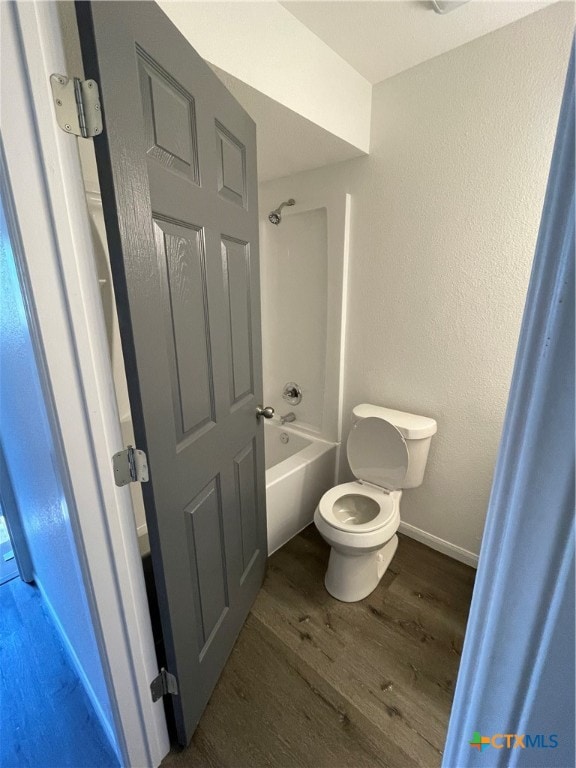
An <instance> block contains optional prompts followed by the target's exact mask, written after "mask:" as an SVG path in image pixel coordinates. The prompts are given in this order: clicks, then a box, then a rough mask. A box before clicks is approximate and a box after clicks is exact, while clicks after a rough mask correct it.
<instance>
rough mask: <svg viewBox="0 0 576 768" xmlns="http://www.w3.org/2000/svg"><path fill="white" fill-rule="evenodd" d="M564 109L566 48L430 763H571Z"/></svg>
mask: <svg viewBox="0 0 576 768" xmlns="http://www.w3.org/2000/svg"><path fill="white" fill-rule="evenodd" d="M574 109H575V102H574V47H573V50H572V55H571V58H570V64H569V68H568V77H567V81H566V88H565V91H564V100H563V103H562V109H561V112H560V120H559V125H558V133H557V136H556V143H555V147H554V153H553V157H552V166H551V169H550V177H549V181H548V189H547V192H546V199H545V203H544V210H543V214H542V222H541V225H540V234H539V237H538V243H537V246H536V255H535V258H534V265H533V268H532V276H531V279H530V285H529V289H528V297H527V300H526V307H525V311H524V319H523V322H522V329H521V332H520V340H519V345H518V352H517V356H516V364H515V368H514V374H513V377H512V385H511V390H510V399H509V402H508V409H507V412H506V418H505V422H504V427H503V434H502V441H501V445H500V451H499V456H498V461H497V464H496V471H495V476H494V484H493V488H492V494H491V498H490V504H489V509H488V516H487V520H486V530H485V534H484V539H483V543H482V550H481V553H480V561H479V565H478V576H477V581H476V587H475V590H474V596H473V599H472V606H471V610H470V618H469V621H468V628H467V632H466V640H465V643H464V649H463V653H462V662H461V665H460V673H459V677H458V683H457V686H456V692H455V697H454V703H453V707H452V715H451V719H450V725H449V728H448V737H447V741H446V747H445V752H444V758H443V763H442V765H443V768H476V766H483V768H494V767H495V766H502V767H504V766H506V768H512V767H513V766H526V767H527V768H528V767H530V768H548V766H550V767H552V766H553V767H554V768H571V767H572V766H575V765H576V761H575V741H574V736H575V734H574V730H575V729H574V718H575V713H574V694H575V691H574V677H575V668H574V657H575V637H574V623H575V616H574V598H575V595H574V507H575V500H574V472H575V464H574V202H575V201H574V183H575V182H574V162H575V158H574V140H575V126H574ZM494 343H495V344H497V343H498V339H497V338H495V339H494Z"/></svg>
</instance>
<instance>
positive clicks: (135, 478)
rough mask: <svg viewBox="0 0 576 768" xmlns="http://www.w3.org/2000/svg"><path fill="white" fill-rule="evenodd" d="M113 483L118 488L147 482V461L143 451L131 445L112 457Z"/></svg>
mask: <svg viewBox="0 0 576 768" xmlns="http://www.w3.org/2000/svg"><path fill="white" fill-rule="evenodd" d="M112 466H113V467H114V481H115V483H116V485H117V486H119V487H120V488H121V487H122V486H123V485H128V483H147V482H148V459H147V458H146V454H145V453H144V451H140V450H138V448H133V447H132V446H131V445H129V446H128V448H124V450H123V451H118V453H115V454H114V456H112Z"/></svg>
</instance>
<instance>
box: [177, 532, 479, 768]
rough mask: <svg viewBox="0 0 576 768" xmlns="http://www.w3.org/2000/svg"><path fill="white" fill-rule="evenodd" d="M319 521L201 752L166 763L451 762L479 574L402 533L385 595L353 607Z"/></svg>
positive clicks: (254, 766) (208, 719)
mask: <svg viewBox="0 0 576 768" xmlns="http://www.w3.org/2000/svg"><path fill="white" fill-rule="evenodd" d="M328 554H329V548H328V547H327V545H326V544H325V543H324V541H323V540H322V539H321V538H320V536H319V535H318V533H317V532H316V530H315V528H314V527H313V526H310V527H309V528H307V529H306V530H305V531H304V532H303V533H301V534H300V535H299V536H297V537H296V538H294V539H293V540H292V541H290V542H289V543H288V544H287V545H286V546H285V547H283V548H282V549H281V550H279V551H278V552H276V553H275V554H274V555H273V556H272V557H271V558H270V560H269V564H268V571H267V575H266V579H265V582H264V586H263V588H262V590H261V591H260V594H259V595H258V598H257V599H256V602H255V603H254V607H253V609H252V611H251V613H250V615H249V617H248V620H247V622H246V625H245V627H244V628H243V630H242V632H241V633H240V636H239V638H238V641H237V643H236V646H235V648H234V650H233V651H232V654H231V656H230V659H229V660H228V663H227V664H226V667H225V669H224V672H223V674H222V677H221V679H220V681H219V683H218V685H217V687H216V689H215V691H214V693H213V695H212V698H211V700H210V703H209V704H208V707H207V709H206V711H205V713H204V715H203V717H202V719H201V721H200V724H199V726H198V728H197V730H196V733H195V735H194V738H193V740H192V743H191V745H190V746H189V747H188V748H187V749H186V750H183V751H179V750H177V749H173V750H172V752H171V753H170V754H169V755H168V756H167V757H166V759H165V760H164V762H163V763H162V765H163V766H164V768H183V767H184V766H190V768H261V767H262V768H263V767H264V766H266V767H267V768H268V767H270V768H293V767H294V768H323V766H326V767H327V768H328V766H329V767H330V768H344V767H345V766H346V767H348V766H349V767H350V768H372V766H388V767H389V768H411V766H424V767H425V768H433V767H434V766H438V765H440V762H441V758H442V749H443V745H444V740H445V736H446V729H447V725H448V717H449V714H450V706H451V702H452V696H453V691H454V683H455V680H456V674H457V671H458V665H459V662H460V653H461V649H462V642H463V637H464V629H465V625H466V619H467V615H468V608H469V604H470V598H471V594H472V586H473V580H474V573H475V572H474V570H473V569H472V568H469V567H468V566H466V565H463V564H462V563H458V562H456V561H455V560H452V559H450V558H448V557H446V556H445V555H442V554H440V553H438V552H435V551H433V550H431V549H429V548H428V547H425V546H423V545H422V544H419V543H418V542H416V541H414V540H412V539H409V538H406V537H401V539H400V545H399V547H398V550H397V553H396V555H395V557H394V560H393V561H392V563H391V565H390V568H389V569H388V571H387V573H386V574H385V575H384V578H383V580H382V582H381V583H380V585H379V586H378V587H377V589H376V590H375V591H374V592H373V593H372V594H371V595H370V596H369V597H367V598H366V599H365V600H363V601H362V602H360V603H341V602H338V601H337V600H335V599H334V598H332V597H330V595H329V594H328V593H327V592H326V590H325V588H324V584H323V578H324V573H325V571H326V565H327V561H328Z"/></svg>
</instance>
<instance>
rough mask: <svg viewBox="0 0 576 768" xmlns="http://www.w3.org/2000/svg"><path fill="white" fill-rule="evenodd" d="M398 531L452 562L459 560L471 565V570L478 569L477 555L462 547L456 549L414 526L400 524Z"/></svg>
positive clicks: (453, 545) (447, 542) (452, 545)
mask: <svg viewBox="0 0 576 768" xmlns="http://www.w3.org/2000/svg"><path fill="white" fill-rule="evenodd" d="M398 530H399V531H400V533H403V534H405V535H406V536H409V537H410V538H411V539H416V541H419V542H420V543H421V544H426V546H428V547H430V548H431V549H435V550H436V551H438V552H442V554H443V555H448V557H452V558H454V560H459V561H460V562H461V563H466V565H471V566H472V568H478V555H475V554H474V552H470V551H469V550H467V549H464V548H463V547H458V546H456V544H450V542H449V541H445V540H444V539H441V538H439V537H438V536H434V534H432V533H428V532H427V531H423V530H422V529H421V528H416V526H415V525H410V523H404V522H401V523H400V527H399V529H398Z"/></svg>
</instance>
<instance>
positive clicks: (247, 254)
mask: <svg viewBox="0 0 576 768" xmlns="http://www.w3.org/2000/svg"><path fill="white" fill-rule="evenodd" d="M77 15H78V21H79V28H80V34H81V40H82V48H83V57H84V66H85V76H86V77H89V78H94V79H96V80H97V81H98V83H99V85H100V92H101V100H102V106H103V113H104V123H105V131H104V134H103V135H102V136H100V137H97V138H96V139H95V142H94V143H95V148H96V154H97V160H98V171H99V175H100V183H101V187H102V201H103V208H104V214H105V220H106V229H107V235H108V240H109V247H110V254H111V262H112V271H113V275H114V286H115V291H116V301H117V306H118V314H119V320H120V327H121V335H122V344H123V350H124V357H125V363H126V372H127V378H128V388H129V394H130V403H131V408H132V416H133V421H134V429H135V435H136V441H137V444H138V447H140V448H143V449H144V450H145V451H146V452H147V454H148V463H149V468H150V482H149V483H146V484H144V485H143V493H144V501H145V506H146V519H147V523H148V530H149V534H150V544H151V550H152V559H153V567H154V576H155V581H156V587H157V591H158V596H159V604H160V611H161V619H162V630H163V637H164V643H165V647H166V654H167V662H168V668H169V671H170V672H172V673H174V674H175V675H176V677H177V679H178V685H179V689H180V694H179V696H177V697H174V702H173V703H174V709H175V715H176V723H177V729H178V738H179V741H180V742H181V743H183V744H186V743H187V742H188V741H189V739H190V737H191V735H192V733H193V731H194V728H195V726H196V724H197V722H198V720H199V718H200V715H201V714H202V711H203V709H204V707H205V705H206V703H207V701H208V698H209V696H210V694H211V692H212V690H213V687H214V685H215V683H216V681H217V679H218V676H219V674H220V672H221V670H222V667H223V665H224V663H225V661H226V658H227V657H228V654H229V653H230V650H231V648H232V646H233V644H234V641H235V639H236V637H237V635H238V632H239V631H240V629H241V627H242V624H243V622H244V620H245V618H246V615H247V613H248V611H249V609H250V606H251V604H252V601H253V599H254V597H255V596H256V594H257V591H258V589H259V587H260V584H261V581H262V578H263V573H264V566H265V560H266V516H265V488H264V466H263V458H264V456H263V427H262V425H261V424H260V423H259V422H258V420H257V418H256V408H257V406H258V405H260V404H261V401H262V375H261V343H260V308H259V306H260V296H259V270H258V213H257V181H256V134H255V126H254V123H253V122H252V120H251V119H250V117H249V116H248V115H247V114H246V113H245V112H244V111H243V109H242V108H241V107H240V106H239V105H238V103H237V102H236V101H235V100H234V99H233V98H232V96H231V95H230V94H229V93H228V91H227V90H226V89H225V88H224V86H223V85H222V84H221V83H220V81H219V80H218V78H217V77H216V76H215V75H214V73H213V72H212V71H211V70H210V69H209V67H208V66H207V65H206V63H205V62H204V61H203V60H202V59H201V58H200V57H199V56H198V55H197V54H196V52H195V51H194V50H193V49H192V48H191V47H190V45H189V44H188V43H187V42H186V40H185V39H184V38H183V37H182V35H180V33H179V32H178V31H177V30H176V28H175V27H174V26H173V25H172V24H171V22H170V21H169V20H168V19H167V17H166V16H165V15H164V13H163V12H162V11H161V10H160V9H159V8H158V7H157V6H156V5H155V4H154V3H152V2H127V3H124V2H96V3H91V4H88V3H78V4H77Z"/></svg>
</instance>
